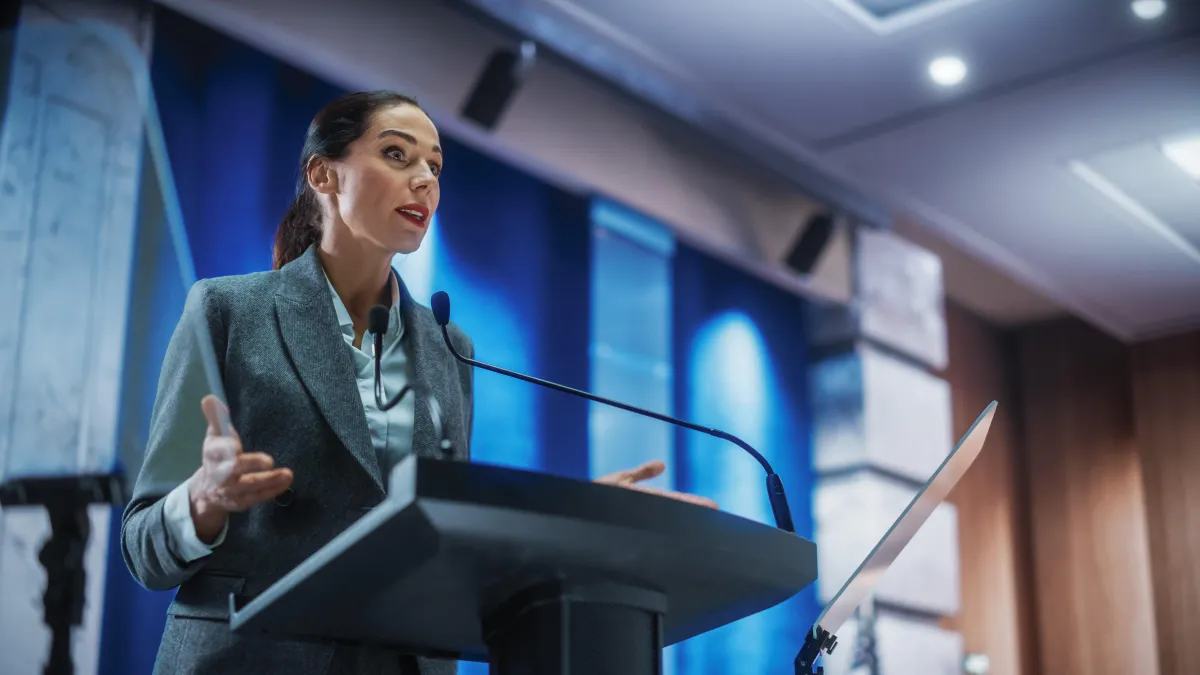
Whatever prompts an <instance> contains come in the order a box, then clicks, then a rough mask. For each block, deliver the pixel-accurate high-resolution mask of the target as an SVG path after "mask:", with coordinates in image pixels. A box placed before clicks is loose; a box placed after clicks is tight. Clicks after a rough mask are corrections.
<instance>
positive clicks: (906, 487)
mask: <svg viewBox="0 0 1200 675" xmlns="http://www.w3.org/2000/svg"><path fill="white" fill-rule="evenodd" d="M852 269H853V278H854V298H853V301H852V302H851V304H850V308H849V309H828V308H826V309H821V308H816V309H814V316H813V317H812V319H813V320H812V321H811V322H810V325H811V326H812V335H811V339H812V341H813V343H814V344H813V347H814V350H813V351H814V354H816V355H817V356H816V360H815V363H814V365H813V368H812V370H811V380H810V387H811V397H812V402H813V403H812V405H813V418H814V419H813V423H814V445H813V462H814V468H815V470H816V473H817V487H816V489H815V492H814V497H813V499H814V508H813V512H814V519H815V533H814V534H815V540H816V543H817V551H818V556H819V557H818V561H819V562H818V565H819V568H820V570H821V575H820V577H819V579H818V582H817V583H818V594H819V595H820V598H821V602H822V603H826V602H828V601H829V600H831V599H832V597H833V595H834V594H835V593H836V592H837V590H838V589H839V588H840V587H841V585H842V584H843V583H844V582H845V581H846V579H848V578H849V576H850V575H851V574H852V573H853V572H854V570H855V568H856V566H857V564H858V562H859V561H861V560H862V559H863V558H864V557H865V556H866V555H867V553H868V552H869V551H870V550H871V548H872V547H873V546H874V544H875V543H876V542H877V541H878V540H879V539H880V538H881V537H882V536H883V534H884V532H886V530H887V528H888V527H889V526H890V525H891V523H892V522H893V521H894V520H895V519H896V517H897V516H899V515H900V512H901V511H902V510H903V509H904V507H905V506H906V505H907V504H908V502H909V501H910V500H911V499H912V498H913V496H914V495H915V494H916V492H917V490H919V489H920V487H921V486H922V484H923V483H924V482H925V481H926V480H927V479H928V477H929V476H930V475H931V474H932V473H933V471H934V470H935V469H936V468H937V466H938V465H939V464H940V462H941V461H942V460H943V459H944V458H945V456H946V454H947V452H948V451H949V450H950V449H951V447H952V446H953V443H954V440H955V439H953V438H952V437H951V431H952V430H951V419H952V418H951V411H950V390H949V385H948V384H947V382H946V381H945V380H944V379H943V378H942V377H940V376H939V374H938V373H939V371H941V370H942V369H944V368H945V366H946V361H947V346H946V326H945V318H944V312H943V306H942V302H943V289H942V269H941V261H940V260H939V259H938V258H937V256H935V255H934V254H932V253H930V252H928V251H925V250H923V249H921V248H919V247H917V246H914V245H913V244H911V243H909V242H907V241H904V240H903V239H901V238H899V237H898V236H896V235H895V234H893V233H891V232H888V231H882V230H870V229H866V228H860V229H859V230H858V231H856V232H855V234H854V245H853V253H852ZM957 527H958V526H957V519H956V513H955V510H954V507H953V506H952V505H949V504H943V505H942V506H940V507H939V508H938V509H937V510H936V511H935V512H934V513H933V515H932V516H931V517H930V519H929V520H928V521H927V523H926V524H925V526H924V527H923V528H922V529H921V531H920V532H919V533H918V534H917V535H916V537H915V538H914V539H913V540H912V542H911V544H910V545H909V546H908V548H907V549H906V550H905V551H904V552H903V553H902V554H901V555H900V557H899V558H898V559H897V560H896V562H895V564H894V565H893V567H892V569H891V570H890V571H889V573H888V575H887V576H886V577H885V579H884V580H883V582H882V583H881V584H880V586H879V588H878V589H877V591H876V592H875V594H874V596H873V598H872V600H871V601H870V606H869V607H867V608H865V610H866V611H860V616H859V619H858V620H855V619H851V620H850V621H849V622H848V625H846V626H844V627H842V628H841V629H840V630H837V631H836V632H837V635H838V639H839V644H840V647H839V649H837V650H836V651H835V653H834V654H833V655H832V656H830V657H826V660H825V661H824V665H825V667H826V672H828V673H829V674H830V675H838V674H840V673H851V672H854V673H870V674H871V675H903V674H906V673H913V672H942V673H945V672H959V670H960V668H961V662H962V651H963V649H962V640H961V637H960V636H959V635H957V634H955V633H953V632H950V631H946V630H943V629H942V628H940V627H939V626H938V621H939V619H940V618H942V617H945V616H952V615H954V614H956V613H957V611H958V608H959V599H960V597H959V596H960V588H959V552H958V530H957ZM860 627H861V628H862V629H863V631H862V634H861V635H860V631H859V630H858V629H859V628H860ZM830 628H831V629H832V628H833V627H830Z"/></svg>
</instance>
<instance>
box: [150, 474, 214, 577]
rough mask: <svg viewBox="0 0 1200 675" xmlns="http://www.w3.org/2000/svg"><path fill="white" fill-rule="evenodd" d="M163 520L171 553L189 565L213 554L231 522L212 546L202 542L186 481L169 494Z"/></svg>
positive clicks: (164, 507)
mask: <svg viewBox="0 0 1200 675" xmlns="http://www.w3.org/2000/svg"><path fill="white" fill-rule="evenodd" d="M163 520H164V521H165V522H166V524H167V541H168V542H169V543H170V546H171V551H172V552H173V553H174V554H175V555H177V556H179V557H180V558H181V559H182V560H183V561H184V562H189V563H190V562H192V561H193V560H199V559H200V558H203V557H204V556H206V555H208V554H210V553H212V552H213V549H214V548H216V547H217V546H220V545H221V542H223V541H225V533H226V532H227V531H228V530H229V521H226V522H225V526H224V527H222V528H221V533H220V534H218V535H217V538H216V539H215V540H214V541H213V543H212V544H206V543H204V542H202V541H200V538H199V537H197V536H196V524H195V523H193V522H192V503H191V498H190V497H189V496H188V484H187V482H186V481H185V482H183V483H181V484H180V485H179V487H177V488H175V489H174V490H171V492H170V493H168V494H167V501H166V503H164V504H163Z"/></svg>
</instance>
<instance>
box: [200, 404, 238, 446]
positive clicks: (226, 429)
mask: <svg viewBox="0 0 1200 675" xmlns="http://www.w3.org/2000/svg"><path fill="white" fill-rule="evenodd" d="M200 408H201V409H202V410H204V419H205V420H207V421H208V430H207V432H206V434H207V435H208V436H232V437H233V438H237V431H235V430H234V428H233V423H232V422H230V421H229V408H228V407H226V405H225V404H224V403H222V402H221V399H219V398H217V397H216V396H213V395H212V394H209V395H208V396H205V397H204V398H203V399H201V400H200Z"/></svg>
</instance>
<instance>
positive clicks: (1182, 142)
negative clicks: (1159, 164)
mask: <svg viewBox="0 0 1200 675" xmlns="http://www.w3.org/2000/svg"><path fill="white" fill-rule="evenodd" d="M1162 151H1163V154H1164V155H1166V156H1167V159H1169V160H1171V161H1172V162H1175V165H1176V166H1178V167H1179V168H1180V169H1183V172H1184V173H1186V174H1187V175H1189V176H1191V177H1192V178H1195V179H1196V180H1200V136H1192V137H1190V138H1181V139H1179V140H1177V141H1167V142H1166V143H1163V144H1162Z"/></svg>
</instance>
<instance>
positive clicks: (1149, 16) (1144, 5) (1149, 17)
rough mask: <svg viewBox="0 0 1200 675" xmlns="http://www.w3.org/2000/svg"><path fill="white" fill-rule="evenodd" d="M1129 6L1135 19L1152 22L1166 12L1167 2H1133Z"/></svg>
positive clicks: (1140, 0) (1152, 0)
mask: <svg viewBox="0 0 1200 675" xmlns="http://www.w3.org/2000/svg"><path fill="white" fill-rule="evenodd" d="M1129 6H1130V8H1132V9H1133V13H1134V14H1135V15H1137V18H1139V19H1141V20H1143V21H1153V20H1154V19H1157V18H1158V17H1160V16H1162V15H1163V12H1166V11H1167V0H1133V2H1132V3H1130V5H1129Z"/></svg>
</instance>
